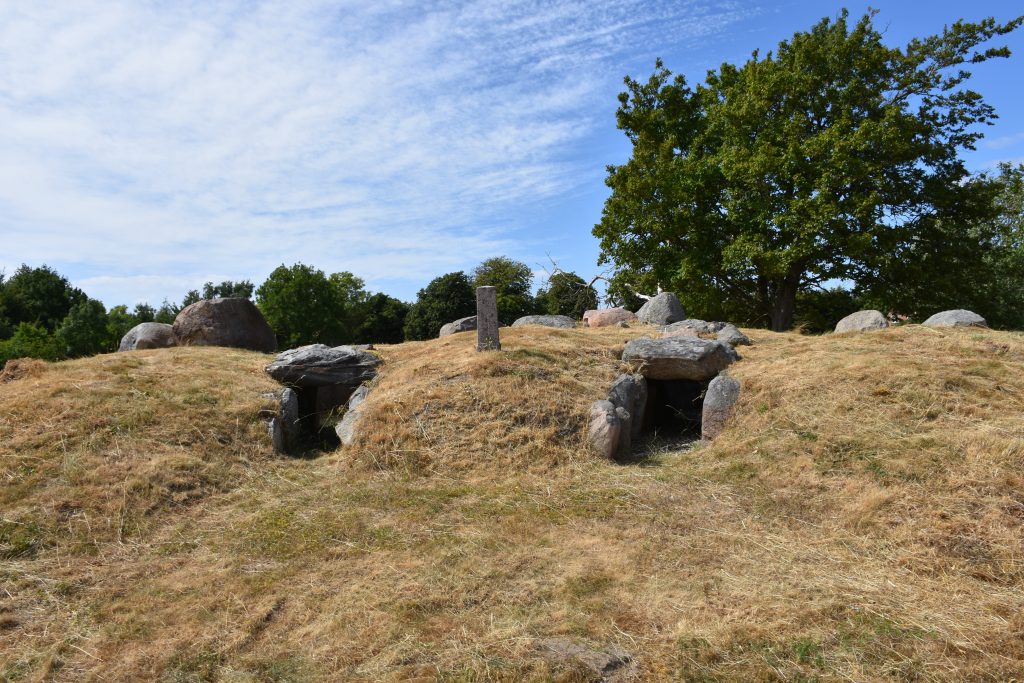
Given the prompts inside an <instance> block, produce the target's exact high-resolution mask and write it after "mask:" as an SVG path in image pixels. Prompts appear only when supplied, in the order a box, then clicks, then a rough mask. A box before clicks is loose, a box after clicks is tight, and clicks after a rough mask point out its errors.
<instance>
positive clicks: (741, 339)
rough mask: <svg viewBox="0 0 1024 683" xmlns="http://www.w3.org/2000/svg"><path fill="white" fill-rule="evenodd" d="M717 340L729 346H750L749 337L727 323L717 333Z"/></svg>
mask: <svg viewBox="0 0 1024 683" xmlns="http://www.w3.org/2000/svg"><path fill="white" fill-rule="evenodd" d="M717 339H718V341H720V342H723V343H725V344H728V345H729V346H733V347H735V346H750V337H748V336H747V335H745V334H743V333H742V332H740V330H739V328H738V327H736V326H735V325H733V324H732V323H729V324H728V325H726V326H725V327H723V328H722V329H720V330H719V331H718V335H717Z"/></svg>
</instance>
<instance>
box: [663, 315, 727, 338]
mask: <svg viewBox="0 0 1024 683" xmlns="http://www.w3.org/2000/svg"><path fill="white" fill-rule="evenodd" d="M727 324H728V323H722V322H707V321H706V320H700V319H698V318H687V319H686V320H680V321H679V322H674V323H672V324H670V325H664V326H662V327H661V332H662V335H663V336H666V337H670V336H674V335H682V336H690V337H696V336H697V335H700V334H718V332H719V331H721V330H722V329H723V328H724V327H725V326H726V325H727Z"/></svg>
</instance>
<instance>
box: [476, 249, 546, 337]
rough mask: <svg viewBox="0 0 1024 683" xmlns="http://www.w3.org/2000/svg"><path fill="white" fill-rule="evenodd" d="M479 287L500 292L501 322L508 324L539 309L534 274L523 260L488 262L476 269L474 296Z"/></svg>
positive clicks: (499, 309)
mask: <svg viewBox="0 0 1024 683" xmlns="http://www.w3.org/2000/svg"><path fill="white" fill-rule="evenodd" d="M477 287H494V288H495V289H496V290H497V294H498V320H500V321H502V322H503V323H505V324H507V325H511V324H512V323H513V322H514V321H515V320H516V318H521V317H522V316H524V315H530V314H531V313H533V312H535V311H536V310H537V303H536V302H535V301H534V299H533V295H532V294H531V293H530V290H531V289H532V287H533V272H532V271H531V270H530V267H529V266H528V265H526V264H525V263H522V262H520V261H514V260H512V259H510V258H507V257H505V256H495V257H493V258H489V259H487V260H486V261H484V262H483V263H481V264H480V265H479V266H477V267H476V268H474V269H473V288H474V294H473V296H474V297H475V296H476V293H475V288H477ZM467 315H472V314H467Z"/></svg>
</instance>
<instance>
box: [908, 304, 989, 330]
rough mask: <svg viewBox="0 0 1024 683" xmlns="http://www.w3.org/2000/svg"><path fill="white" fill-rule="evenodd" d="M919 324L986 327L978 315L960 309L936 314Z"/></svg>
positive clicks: (985, 323) (986, 324) (983, 320)
mask: <svg viewBox="0 0 1024 683" xmlns="http://www.w3.org/2000/svg"><path fill="white" fill-rule="evenodd" d="M921 324H922V325H927V326H928V327H988V323H987V322H985V319H984V318H982V317H981V316H980V315H978V314H977V313H974V312H973V311H966V310H964V309H962V308H957V309H954V310H952V311H943V312H942V313H936V314H935V315H933V316H932V317H930V318H928V319H927V320H925V321H924V322H923V323H921Z"/></svg>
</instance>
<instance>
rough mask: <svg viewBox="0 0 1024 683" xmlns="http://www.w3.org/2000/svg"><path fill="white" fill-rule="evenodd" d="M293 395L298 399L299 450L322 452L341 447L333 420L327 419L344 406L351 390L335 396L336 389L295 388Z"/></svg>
mask: <svg viewBox="0 0 1024 683" xmlns="http://www.w3.org/2000/svg"><path fill="white" fill-rule="evenodd" d="M295 393H296V394H297V395H298V397H299V438H300V441H301V444H300V446H301V448H302V449H303V450H305V449H317V450H320V451H324V452H328V451H333V450H335V449H337V448H338V447H339V446H340V445H341V439H339V438H338V434H337V432H335V431H334V420H331V419H328V418H330V417H331V415H332V412H333V411H334V410H335V409H337V408H338V407H339V406H342V405H345V402H346V401H347V400H348V395H349V394H351V393H352V390H351V389H349V390H348V392H347V393H344V394H342V395H337V394H338V392H337V388H336V387H296V388H295ZM325 395H326V396H325Z"/></svg>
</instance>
